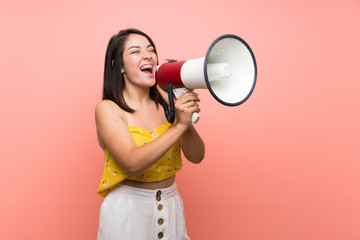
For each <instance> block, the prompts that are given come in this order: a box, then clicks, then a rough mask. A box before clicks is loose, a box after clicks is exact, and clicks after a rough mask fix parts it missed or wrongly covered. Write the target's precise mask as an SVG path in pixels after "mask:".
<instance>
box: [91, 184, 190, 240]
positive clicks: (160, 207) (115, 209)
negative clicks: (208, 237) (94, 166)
mask: <svg viewBox="0 0 360 240" xmlns="http://www.w3.org/2000/svg"><path fill="white" fill-rule="evenodd" d="M97 239H98V240H122V239H124V240H155V239H162V240H165V239H166V240H188V239H189V237H188V236H187V234H186V227H185V215H184V208H183V202H182V200H181V197H180V195H179V193H178V191H177V187H176V183H174V184H173V185H172V186H170V187H168V188H163V189H158V190H148V189H142V188H136V187H130V186H127V185H120V186H119V187H117V188H116V189H114V190H112V191H111V192H110V193H109V194H108V195H106V197H105V198H104V200H103V203H102V204H101V208H100V221H99V230H98V237H97Z"/></svg>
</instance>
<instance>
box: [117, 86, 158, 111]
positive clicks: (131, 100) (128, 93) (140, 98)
mask: <svg viewBox="0 0 360 240" xmlns="http://www.w3.org/2000/svg"><path fill="white" fill-rule="evenodd" d="M149 91H150V89H149V88H131V87H130V89H129V88H125V89H124V92H123V95H124V99H125V101H126V103H127V104H128V105H129V106H130V107H131V108H133V109H134V110H136V109H140V108H143V107H146V106H148V105H149V104H150V103H152V102H153V100H152V99H151V98H150V94H149Z"/></svg>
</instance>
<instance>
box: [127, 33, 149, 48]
mask: <svg viewBox="0 0 360 240" xmlns="http://www.w3.org/2000/svg"><path fill="white" fill-rule="evenodd" d="M149 45H151V43H150V42H149V40H148V39H147V38H146V37H144V36H143V35H139V34H130V35H129V37H128V38H127V40H126V43H125V49H128V48H130V47H132V46H139V47H148V46H149Z"/></svg>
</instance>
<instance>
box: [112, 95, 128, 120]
mask: <svg viewBox="0 0 360 240" xmlns="http://www.w3.org/2000/svg"><path fill="white" fill-rule="evenodd" d="M109 101H111V102H113V103H115V105H116V106H118V108H119V109H120V111H121V112H122V114H123V115H124V118H125V126H127V125H128V121H127V117H126V114H125V111H124V110H122V108H121V107H119V105H117V104H116V102H114V101H112V100H109Z"/></svg>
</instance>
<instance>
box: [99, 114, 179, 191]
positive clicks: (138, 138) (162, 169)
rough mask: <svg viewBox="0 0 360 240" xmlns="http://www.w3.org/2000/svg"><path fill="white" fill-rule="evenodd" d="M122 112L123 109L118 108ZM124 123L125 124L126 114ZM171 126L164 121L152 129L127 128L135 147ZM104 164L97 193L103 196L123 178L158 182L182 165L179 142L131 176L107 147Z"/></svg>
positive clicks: (173, 173)
mask: <svg viewBox="0 0 360 240" xmlns="http://www.w3.org/2000/svg"><path fill="white" fill-rule="evenodd" d="M120 110H121V111H122V112H123V110H122V109H121V108H120ZM123 114H124V116H125V124H126V125H127V120H126V115H125V113H124V112H123ZM171 126H172V124H171V123H168V122H166V123H164V124H163V125H161V126H159V127H157V128H155V129H153V130H146V129H144V128H141V127H134V126H128V127H127V128H128V130H129V132H130V134H131V136H132V137H133V139H134V141H135V144H136V146H137V147H139V146H141V145H144V144H147V143H149V142H151V141H153V140H154V139H156V138H157V137H159V136H160V135H161V134H163V133H164V132H165V131H166V130H168V129H169V128H170V127H171ZM104 155H105V166H104V171H103V175H102V178H101V182H100V186H99V188H98V191H97V193H98V194H99V195H101V196H103V197H105V196H106V195H107V194H108V193H109V192H110V191H111V190H112V189H114V188H116V187H117V186H118V185H119V183H121V181H123V180H124V179H130V180H135V181H139V182H158V181H163V180H165V179H167V178H169V177H171V176H173V175H175V173H176V172H178V171H179V170H180V169H181V167H182V160H181V153H180V142H179V141H177V142H176V143H175V144H174V145H173V146H172V147H171V148H170V149H169V151H167V153H166V154H165V155H164V156H163V157H162V158H161V159H159V161H157V162H156V163H155V164H154V165H152V166H151V167H150V168H148V169H146V170H145V171H144V172H142V173H140V174H138V175H136V176H132V175H130V174H128V173H127V172H126V171H125V170H124V169H123V168H122V167H120V166H119V164H118V163H117V162H116V160H115V159H114V158H113V157H112V156H111V154H110V152H109V150H108V149H107V148H105V149H104Z"/></svg>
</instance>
